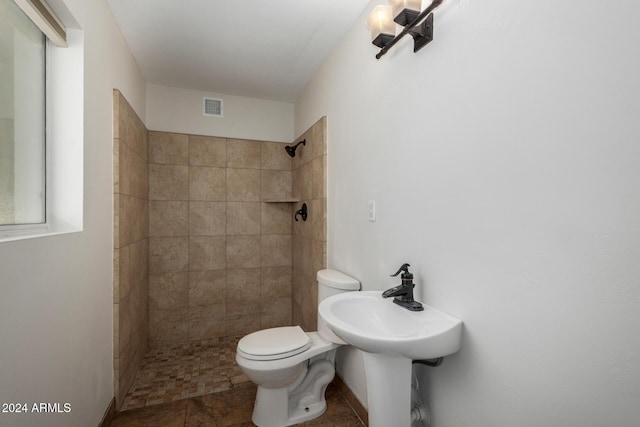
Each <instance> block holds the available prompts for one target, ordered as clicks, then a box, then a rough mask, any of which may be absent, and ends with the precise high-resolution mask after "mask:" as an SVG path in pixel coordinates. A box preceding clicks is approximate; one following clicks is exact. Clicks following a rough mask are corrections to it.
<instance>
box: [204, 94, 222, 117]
mask: <svg viewBox="0 0 640 427" xmlns="http://www.w3.org/2000/svg"><path fill="white" fill-rule="evenodd" d="M202 114H204V115H205V116H208V117H222V99H217V98H207V97H205V98H204V104H203V111H202Z"/></svg>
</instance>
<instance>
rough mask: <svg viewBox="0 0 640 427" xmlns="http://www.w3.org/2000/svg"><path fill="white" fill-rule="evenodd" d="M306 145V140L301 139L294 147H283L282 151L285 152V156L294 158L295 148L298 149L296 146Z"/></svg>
mask: <svg viewBox="0 0 640 427" xmlns="http://www.w3.org/2000/svg"><path fill="white" fill-rule="evenodd" d="M300 144H302V145H307V140H306V139H303V140H302V141H300V142H298V143H297V144H296V145H293V146H292V145H287V146H286V147H284V149H285V150H286V151H287V154H288V155H289V156H291V157H295V156H296V148H298V145H300Z"/></svg>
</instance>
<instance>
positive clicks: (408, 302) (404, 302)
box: [382, 264, 424, 311]
mask: <svg viewBox="0 0 640 427" xmlns="http://www.w3.org/2000/svg"><path fill="white" fill-rule="evenodd" d="M409 267H411V266H410V265H409V264H402V267H400V269H399V270H398V271H397V272H396V274H392V275H391V277H396V276H397V275H398V274H400V272H401V271H403V273H402V276H400V277H401V279H402V283H401V284H400V285H398V286H396V287H394V288H391V289H387V290H386V291H384V292H383V293H382V298H389V297H394V298H393V302H395V303H396V304H398V305H399V306H400V307H404V308H406V309H407V310H411V311H422V310H424V307H423V306H422V303H420V302H418V301H415V300H414V299H413V288H414V287H415V284H414V283H413V274H411V273H410V272H409Z"/></svg>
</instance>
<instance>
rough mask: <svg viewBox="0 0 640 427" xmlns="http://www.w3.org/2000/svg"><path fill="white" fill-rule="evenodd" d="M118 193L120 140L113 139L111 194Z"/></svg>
mask: <svg viewBox="0 0 640 427" xmlns="http://www.w3.org/2000/svg"><path fill="white" fill-rule="evenodd" d="M119 192H120V140H118V139H117V138H114V139H113V193H114V194H117V193H119Z"/></svg>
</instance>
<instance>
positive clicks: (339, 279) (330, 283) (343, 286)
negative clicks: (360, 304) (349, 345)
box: [317, 269, 360, 344]
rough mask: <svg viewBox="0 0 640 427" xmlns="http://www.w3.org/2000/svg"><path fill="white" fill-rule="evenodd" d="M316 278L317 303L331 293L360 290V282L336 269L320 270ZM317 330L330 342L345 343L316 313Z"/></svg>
mask: <svg viewBox="0 0 640 427" xmlns="http://www.w3.org/2000/svg"><path fill="white" fill-rule="evenodd" d="M317 279H318V305H319V304H320V302H322V301H323V300H324V299H325V298H329V297H330V296H332V295H336V294H341V293H344V292H353V291H359V290H360V282H359V281H358V280H357V279H354V278H353V277H351V276H348V275H346V274H344V273H341V272H340V271H337V270H331V269H326V270H320V271H318V274H317ZM318 332H319V333H320V335H321V336H322V337H323V338H324V339H326V340H328V341H331V342H334V343H337V344H346V343H345V342H344V341H342V340H341V339H340V338H338V337H337V336H336V335H335V334H334V333H333V332H332V331H331V329H329V327H328V326H327V324H326V323H325V322H324V320H322V318H321V317H320V313H318Z"/></svg>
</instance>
